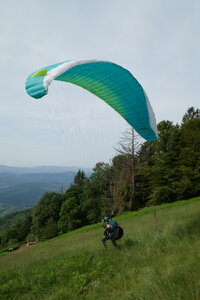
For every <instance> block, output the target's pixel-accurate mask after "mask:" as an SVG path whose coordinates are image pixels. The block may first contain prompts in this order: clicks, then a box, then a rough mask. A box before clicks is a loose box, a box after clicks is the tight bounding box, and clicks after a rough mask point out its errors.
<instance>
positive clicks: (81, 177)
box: [74, 170, 87, 187]
mask: <svg viewBox="0 0 200 300" xmlns="http://www.w3.org/2000/svg"><path fill="white" fill-rule="evenodd" d="M86 180H87V178H86V176H85V173H84V171H81V170H79V171H78V172H77V174H76V176H75V177H74V185H75V186H77V187H80V186H82V185H83V184H84V182H85V181H86Z"/></svg>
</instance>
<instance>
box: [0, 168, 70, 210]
mask: <svg viewBox="0 0 200 300" xmlns="http://www.w3.org/2000/svg"><path fill="white" fill-rule="evenodd" d="M64 169H68V168H64V167H63V168H62V167H36V168H14V167H6V166H0V215H1V214H8V213H12V212H13V211H16V210H21V209H24V208H27V207H33V206H34V205H36V204H37V202H38V200H39V199H40V198H41V197H42V195H43V194H44V193H46V192H51V191H55V192H59V191H61V189H64V190H65V189H67V188H68V187H69V186H70V184H71V183H72V182H73V178H74V176H75V175H76V172H75V171H72V170H68V171H66V172H61V170H62V171H63V170H64ZM69 169H70V168H69ZM74 169H75V168H74ZM36 170H37V171H38V172H39V171H43V173H36ZM56 170H57V171H58V173H53V171H56ZM8 171H15V172H16V173H10V172H8ZM28 171H30V172H31V171H32V172H33V173H24V172H28ZM47 171H48V172H47Z"/></svg>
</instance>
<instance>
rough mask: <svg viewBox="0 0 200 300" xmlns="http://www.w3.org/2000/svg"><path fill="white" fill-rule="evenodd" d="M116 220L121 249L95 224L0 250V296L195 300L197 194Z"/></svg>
mask: <svg viewBox="0 0 200 300" xmlns="http://www.w3.org/2000/svg"><path fill="white" fill-rule="evenodd" d="M116 219H117V220H118V221H119V222H120V224H121V225H122V227H123V228H124V230H125V235H124V237H123V238H122V240H120V241H119V244H120V246H121V248H122V249H121V250H117V249H113V247H112V245H111V243H109V244H108V249H107V250H105V249H103V248H102V245H101V239H102V237H103V228H102V224H96V225H91V226H87V227H83V228H81V229H79V230H76V231H73V232H71V233H68V234H65V235H62V236H60V237H58V238H55V239H52V240H49V241H46V242H41V243H39V244H37V245H35V246H31V247H29V248H26V249H24V250H23V251H19V250H18V251H16V252H12V253H8V254H4V255H1V256H0V270H1V273H0V278H1V282H0V294H1V295H2V299H51V300H53V299H81V300H83V299H85V300H93V299H98V300H101V299H102V300H103V299H104V300H105V299H120V300H128V299H133V300H134V299H135V300H140V299H146V300H158V299H159V300H160V299H163V300H177V299H185V300H186V299H196V300H197V299H199V297H200V267H199V265H200V255H199V249H200V238H199V235H200V198H195V199H191V200H188V201H180V202H176V203H173V204H167V205H162V206H157V207H152V208H146V209H143V210H141V211H138V212H132V213H126V214H123V215H121V216H120V217H118V218H116Z"/></svg>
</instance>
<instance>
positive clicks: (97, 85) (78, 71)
mask: <svg viewBox="0 0 200 300" xmlns="http://www.w3.org/2000/svg"><path fill="white" fill-rule="evenodd" d="M53 80H59V81H65V82H70V83H73V84H75V85H78V86H80V87H82V88H84V89H86V90H88V91H89V92H91V93H93V94H94V95H96V96H98V97H99V98H101V99H102V100H104V101H105V102H106V103H107V104H109V105H110V106H111V107H112V108H113V109H114V110H115V111H117V112H118V113H119V114H120V115H121V116H122V117H123V118H124V119H125V120H126V121H127V122H128V123H129V124H130V125H131V126H132V127H133V128H134V129H135V130H136V131H137V132H138V133H139V134H140V135H141V136H142V137H143V138H144V139H146V140H147V141H155V140H157V126H156V120H155V115H154V112H153V109H152V107H151V104H150V102H149V100H148V97H147V95H146V93H145V91H144V90H143V88H142V86H141V85H140V84H139V82H138V81H137V80H136V79H135V77H134V76H133V75H132V74H131V73H130V72H129V71H128V70H126V69H124V68H123V67H121V66H119V65H117V64H115V63H112V62H107V61H100V60H84V61H66V62H61V63H57V64H54V65H50V66H48V67H44V68H41V69H40V70H38V71H35V72H34V73H32V74H31V75H30V76H29V77H28V78H27V80H26V90H27V93H28V94H29V95H30V96H31V97H33V98H36V99H39V98H41V97H43V96H45V95H46V94H47V93H48V87H49V85H50V84H51V82H52V81H53ZM94 100H95V99H94Z"/></svg>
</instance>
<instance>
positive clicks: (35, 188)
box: [0, 182, 61, 209]
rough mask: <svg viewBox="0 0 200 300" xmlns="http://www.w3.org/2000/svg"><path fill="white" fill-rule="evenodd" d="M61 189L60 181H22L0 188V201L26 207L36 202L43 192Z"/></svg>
mask: <svg viewBox="0 0 200 300" xmlns="http://www.w3.org/2000/svg"><path fill="white" fill-rule="evenodd" d="M59 190H60V191H61V184H60V183H51V184H49V183H36V182H31V183H22V184H18V185H14V186H10V187H6V188H1V189H0V203H1V204H2V203H5V204H10V205H13V206H15V207H19V208H20V209H21V208H28V207H33V206H35V205H36V204H37V202H38V201H39V199H40V198H41V197H42V195H43V194H45V193H47V192H53V191H54V192H59Z"/></svg>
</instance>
